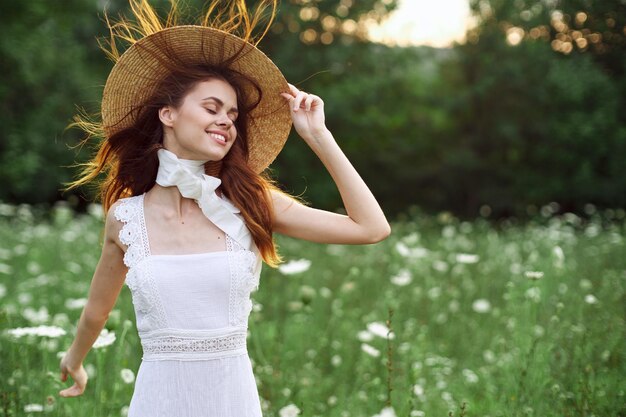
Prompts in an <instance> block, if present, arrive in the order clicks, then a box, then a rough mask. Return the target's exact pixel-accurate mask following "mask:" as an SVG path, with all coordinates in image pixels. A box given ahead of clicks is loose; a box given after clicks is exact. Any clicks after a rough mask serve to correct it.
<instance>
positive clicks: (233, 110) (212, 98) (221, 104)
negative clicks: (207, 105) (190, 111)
mask: <svg viewBox="0 0 626 417" xmlns="http://www.w3.org/2000/svg"><path fill="white" fill-rule="evenodd" d="M209 100H214V101H216V102H217V104H219V105H220V106H224V102H223V101H222V100H220V99H219V98H217V97H205V98H203V99H202V101H209ZM230 111H231V112H233V113H239V110H237V107H232V108H231V109H230Z"/></svg>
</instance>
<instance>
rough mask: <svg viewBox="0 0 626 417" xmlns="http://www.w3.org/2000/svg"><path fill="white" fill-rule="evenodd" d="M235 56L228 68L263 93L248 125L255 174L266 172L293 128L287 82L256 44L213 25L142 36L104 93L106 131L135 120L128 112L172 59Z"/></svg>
mask: <svg viewBox="0 0 626 417" xmlns="http://www.w3.org/2000/svg"><path fill="white" fill-rule="evenodd" d="M163 45H166V48H164V47H163ZM239 51H241V52H240V53H239ZM238 53H239V55H237V54H238ZM235 55H237V56H236V58H235V59H234V60H233V62H232V63H230V64H228V68H229V69H232V70H235V71H237V72H239V73H241V74H243V75H244V76H246V77H248V78H250V79H252V80H254V81H255V82H256V83H257V85H259V87H260V88H261V91H262V92H263V94H262V97H261V101H260V102H259V105H258V106H257V107H256V108H255V109H254V110H253V111H251V112H250V113H249V117H248V126H247V130H248V147H249V151H250V155H249V161H248V162H249V165H250V166H251V168H252V169H253V170H254V171H255V172H261V171H263V170H264V169H265V168H267V166H269V164H270V163H272V161H273V160H274V159H275V158H276V156H277V155H278V153H279V152H280V151H281V149H282V148H283V146H284V144H285V142H286V140H287V137H288V136H289V132H290V130H291V114H290V112H289V106H288V105H287V102H286V101H285V99H284V98H282V97H281V96H280V93H281V92H287V91H289V87H288V85H287V81H286V80H285V77H284V76H283V74H282V73H281V72H280V70H279V69H278V68H277V67H276V65H274V63H273V62H272V61H271V60H270V59H269V58H268V57H267V56H266V55H265V54H264V53H263V52H261V51H260V50H259V49H258V48H256V47H255V46H254V45H252V44H250V43H248V42H245V41H244V40H243V39H241V38H239V37H237V36H234V35H232V34H230V33H227V32H223V31H220V30H217V29H214V28H210V27H205V26H193V25H184V26H174V27H170V28H166V29H163V30H160V31H158V32H156V33H153V34H151V35H148V36H146V37H144V38H142V39H140V40H139V41H137V42H135V43H134V44H133V45H132V46H131V47H130V48H128V50H126V52H124V54H123V55H122V56H121V57H120V58H119V59H118V60H117V62H116V63H115V65H114V67H113V69H112V70H111V73H110V74H109V77H108V79H107V82H106V85H105V87H104V92H103V96H102V121H103V125H104V128H105V133H106V135H107V136H111V135H112V134H114V133H116V132H118V131H120V130H122V129H124V128H127V127H129V126H131V125H132V124H133V122H134V120H133V119H132V113H131V115H129V112H130V111H131V109H132V108H133V107H134V106H137V105H138V104H140V103H142V102H143V100H145V99H146V98H148V97H149V96H150V95H152V93H153V92H154V90H155V89H156V88H157V86H158V84H159V83H160V82H161V81H162V80H163V78H164V77H165V76H167V75H168V70H167V66H166V64H167V62H168V61H169V60H172V59H176V60H180V61H178V62H183V63H185V64H188V65H199V64H205V65H210V66H216V65H219V64H222V63H224V62H225V61H227V60H228V59H229V58H231V57H233V56H235ZM244 88H245V89H246V91H247V93H248V95H250V96H251V98H252V100H254V101H256V100H257V99H258V96H257V95H256V91H255V90H254V89H253V88H248V87H246V86H244Z"/></svg>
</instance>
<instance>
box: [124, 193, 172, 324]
mask: <svg viewBox="0 0 626 417" xmlns="http://www.w3.org/2000/svg"><path fill="white" fill-rule="evenodd" d="M143 197H144V195H143V194H142V195H139V196H134V197H127V198H123V199H121V200H120V204H119V205H118V206H117V207H116V209H115V212H114V214H115V218H116V219H117V220H119V221H121V222H123V223H124V226H123V227H122V229H121V230H120V234H119V237H120V241H121V242H122V243H123V244H125V245H126V246H128V248H127V249H126V253H125V254H124V264H125V265H126V266H127V267H128V272H127V274H126V285H128V288H129V289H130V290H131V296H132V298H133V305H134V306H135V308H136V310H137V312H140V313H142V314H138V315H137V328H139V329H144V330H148V329H155V328H162V327H167V319H166V315H165V309H164V308H163V303H162V302H161V298H160V296H159V293H158V291H157V288H156V283H155V282H154V278H153V276H152V269H151V267H150V265H149V264H147V263H145V262H141V261H142V260H143V259H145V258H147V257H148V256H149V254H150V247H149V244H148V234H147V231H146V225H145V217H144V213H143Z"/></svg>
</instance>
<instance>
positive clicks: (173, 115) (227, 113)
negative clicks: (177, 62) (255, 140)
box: [159, 79, 238, 161]
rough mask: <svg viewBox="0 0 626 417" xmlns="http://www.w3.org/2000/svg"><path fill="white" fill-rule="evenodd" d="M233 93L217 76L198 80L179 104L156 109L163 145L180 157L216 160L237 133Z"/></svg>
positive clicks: (225, 151) (222, 154)
mask: <svg viewBox="0 0 626 417" xmlns="http://www.w3.org/2000/svg"><path fill="white" fill-rule="evenodd" d="M237 115H238V113H237V94H236V92H235V90H234V89H233V87H232V86H231V85H230V84H228V83H227V82H225V81H223V80H220V79H211V80H208V81H202V82H199V83H198V84H196V86H195V87H194V88H193V89H192V90H191V91H190V92H189V93H188V94H187V95H186V96H185V98H184V99H183V102H182V104H181V105H180V107H178V108H175V107H173V106H165V107H163V108H161V109H160V110H159V118H160V119H161V122H162V123H163V131H164V137H163V146H164V147H165V148H166V149H167V150H169V151H171V152H173V153H174V154H176V156H178V157H179V158H181V159H195V160H209V161H219V160H221V159H222V158H224V156H226V154H227V153H228V151H229V150H230V148H231V147H232V145H233V142H234V141H235V138H236V137H237V130H236V128H235V120H236V119H237Z"/></svg>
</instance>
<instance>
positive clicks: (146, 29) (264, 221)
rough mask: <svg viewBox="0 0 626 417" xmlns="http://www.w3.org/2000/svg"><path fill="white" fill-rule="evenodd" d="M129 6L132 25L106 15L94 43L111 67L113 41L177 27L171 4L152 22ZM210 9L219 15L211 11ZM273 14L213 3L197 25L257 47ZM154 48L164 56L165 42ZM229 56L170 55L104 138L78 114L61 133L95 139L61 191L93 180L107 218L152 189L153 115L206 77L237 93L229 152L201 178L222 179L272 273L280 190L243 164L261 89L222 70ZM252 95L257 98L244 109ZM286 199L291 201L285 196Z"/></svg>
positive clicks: (156, 143) (137, 1) (140, 6)
mask: <svg viewBox="0 0 626 417" xmlns="http://www.w3.org/2000/svg"><path fill="white" fill-rule="evenodd" d="M129 1H130V6H131V10H132V12H133V14H134V16H135V20H136V21H135V22H134V23H131V22H130V21H128V20H126V19H124V18H121V19H120V20H119V21H118V22H117V23H115V24H111V23H110V21H109V19H108V17H107V18H106V22H107V26H108V27H109V30H110V38H109V39H108V41H106V42H99V43H100V47H101V48H102V49H103V50H104V51H105V53H106V54H107V55H108V56H109V57H110V58H112V59H113V61H117V59H119V57H120V56H121V54H120V53H119V52H118V47H117V41H120V40H121V41H124V42H126V43H129V44H133V43H135V42H136V41H137V40H139V39H141V38H143V37H144V36H147V35H151V34H154V33H157V32H159V31H160V30H162V29H164V28H167V27H171V26H176V25H178V21H179V13H178V5H177V2H176V1H175V0H172V1H171V9H170V12H169V14H168V16H167V19H166V21H165V22H163V21H162V20H161V19H160V18H159V17H158V15H157V13H156V12H155V10H154V9H153V8H152V7H151V6H150V5H149V4H148V1H147V0H129ZM217 6H219V7H220V9H217ZM268 6H270V7H271V10H270V15H269V19H268V23H267V24H266V26H265V27H264V30H263V32H262V33H261V34H260V36H257V37H256V38H255V37H254V36H253V30H254V29H255V26H257V24H258V23H259V21H261V20H262V19H263V18H264V17H263V14H264V11H265V10H266V9H267V8H268ZM275 13H276V0H272V1H269V0H268V1H262V2H261V3H260V4H259V6H258V7H257V9H256V11H255V12H254V14H252V15H250V14H249V12H248V10H247V8H246V5H245V1H244V0H233V1H230V2H224V1H221V2H220V1H212V3H211V4H210V5H209V7H208V11H207V12H206V13H205V15H204V16H203V17H202V23H201V24H203V25H208V26H211V27H215V28H217V29H220V30H223V31H226V32H229V33H233V34H236V35H237V36H239V37H241V38H242V39H244V40H246V41H247V42H249V43H252V44H254V45H256V44H257V43H258V42H259V41H260V40H261V38H262V37H263V36H264V35H265V33H267V30H268V29H269V27H270V25H271V22H272V20H273V18H274V16H275ZM213 14H215V16H213ZM105 16H106V15H105ZM159 49H160V50H162V51H167V50H169V48H168V45H165V44H164V45H163V48H159ZM236 55H237V54H235V55H234V56H232V57H230V58H229V59H228V60H225V61H224V62H223V63H220V64H219V65H218V66H215V65H213V66H210V65H196V66H189V65H188V64H186V63H184V62H182V61H181V60H180V59H176V58H175V57H170V58H172V59H171V60H169V62H168V63H167V66H168V70H169V74H168V75H167V76H166V77H165V78H164V79H163V80H161V81H160V83H159V87H158V88H156V89H155V92H154V94H152V96H151V97H148V98H146V99H145V100H144V101H143V102H142V103H138V104H137V105H136V106H135V107H134V108H133V109H132V110H131V111H129V113H128V114H127V116H126V117H130V118H131V120H132V121H133V123H132V125H131V126H130V127H128V128H125V129H121V130H119V131H117V132H116V133H114V134H112V135H110V136H108V135H106V134H105V133H104V132H105V127H104V126H103V125H102V122H101V121H98V120H94V118H92V117H89V116H87V115H86V113H85V112H81V113H80V114H79V115H77V116H75V118H74V122H73V123H71V124H70V125H69V126H68V127H78V128H80V129H82V130H84V131H85V132H86V133H87V136H86V137H85V138H84V139H83V140H82V141H81V142H80V143H79V144H78V145H77V146H82V145H84V144H85V143H87V142H88V141H89V140H90V139H92V138H100V142H99V144H98V145H97V146H96V152H95V154H94V156H93V157H92V159H91V160H89V161H88V162H86V163H81V164H77V166H79V167H82V168H83V169H82V171H81V172H80V173H79V175H78V178H77V179H76V180H75V181H72V182H69V183H66V184H64V185H67V188H66V189H65V190H66V191H67V190H71V189H73V188H76V187H79V186H82V185H86V184H89V183H92V182H95V183H96V188H97V191H98V194H99V198H100V200H101V201H102V204H103V207H104V210H105V212H107V211H108V210H109V208H110V207H111V205H113V203H114V202H115V201H117V200H118V199H120V198H123V197H127V196H134V195H140V194H143V193H144V192H146V191H148V190H149V189H151V188H152V187H153V186H154V184H155V183H156V175H157V170H158V167H159V161H158V157H157V151H158V150H159V149H160V148H162V147H163V126H162V124H161V121H160V120H159V117H158V110H159V109H160V108H162V107H164V106H167V105H170V106H173V107H179V106H180V105H181V104H182V102H183V100H184V98H185V96H186V94H188V93H189V92H190V90H192V89H193V88H194V87H195V86H196V85H197V84H198V83H199V82H202V81H206V80H210V79H220V80H223V81H226V82H227V83H229V84H230V85H231V86H232V87H233V88H234V90H235V92H236V94H237V102H238V109H239V116H238V117H237V119H236V123H235V124H236V127H237V132H238V136H237V139H236V140H235V141H234V143H233V146H232V147H231V149H230V150H229V152H228V154H227V155H226V156H225V157H224V158H223V159H222V160H221V161H210V162H208V163H207V164H206V165H205V172H206V173H207V174H209V175H213V176H216V177H219V178H220V179H221V180H222V185H221V187H220V189H221V191H222V192H223V194H224V195H225V196H226V197H228V198H229V199H230V200H231V201H232V202H233V204H235V205H236V206H237V207H238V208H239V209H240V211H241V214H242V216H243V218H244V220H245V222H246V226H247V227H248V229H249V230H250V233H251V235H252V238H253V240H254V242H255V244H256V245H257V247H258V248H259V251H260V253H261V256H262V257H263V260H264V261H265V262H266V263H267V264H268V265H270V266H272V267H275V266H277V265H278V264H279V263H280V262H281V261H282V259H281V257H280V255H279V254H278V252H277V248H276V245H275V243H274V240H273V238H272V229H273V227H272V226H273V218H272V210H271V204H272V201H271V196H270V190H275V191H277V192H281V193H283V192H282V191H281V190H280V189H279V188H278V187H277V186H276V183H275V181H274V180H273V179H271V178H270V177H269V175H267V174H266V173H265V172H263V173H261V174H258V173H256V172H254V171H253V170H252V169H251V168H250V166H249V165H248V163H247V161H248V154H249V148H248V141H247V126H248V122H249V118H250V117H251V116H250V112H251V110H252V109H254V108H255V107H256V105H257V104H258V103H259V101H260V99H261V96H262V94H263V91H261V89H260V88H259V86H258V85H257V84H256V83H255V82H254V81H253V80H251V79H250V78H248V77H245V76H243V75H242V74H240V73H238V72H236V71H234V70H231V69H229V63H230V62H232V60H233V59H236ZM244 86H245V88H244ZM250 86H252V88H253V89H254V93H253V94H250V93H249V91H248V90H249V89H250ZM251 97H256V98H257V99H256V100H253V102H252V103H251V102H250V100H251ZM101 173H104V174H105V175H106V178H105V179H104V180H101V181H97V177H98V176H100V174H101ZM283 194H285V193H283ZM285 195H288V194H285ZM288 196H289V198H292V199H295V198H294V197H293V196H291V195H288Z"/></svg>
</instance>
